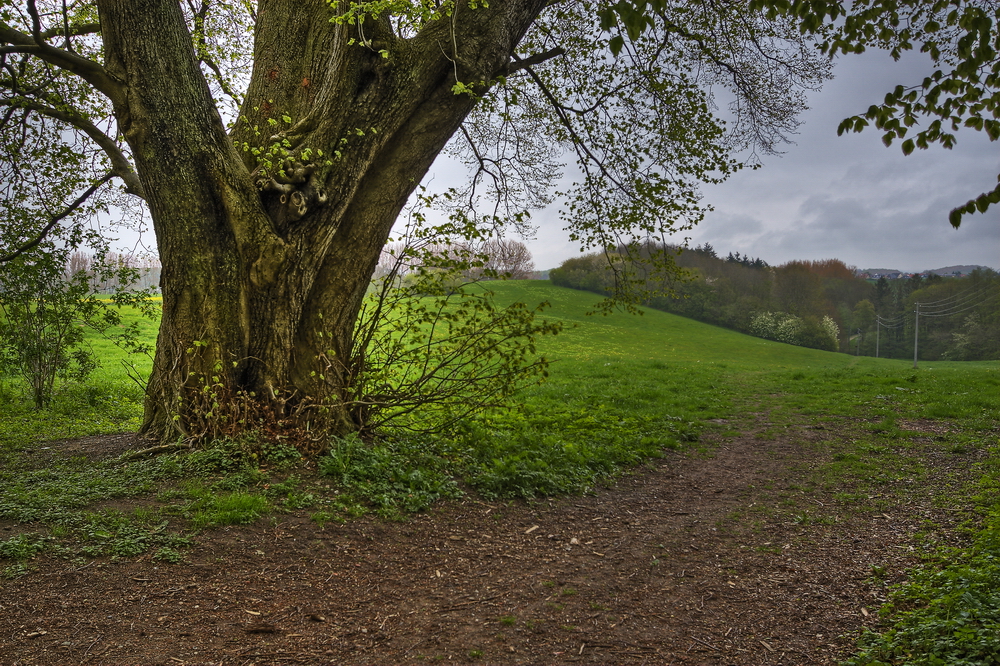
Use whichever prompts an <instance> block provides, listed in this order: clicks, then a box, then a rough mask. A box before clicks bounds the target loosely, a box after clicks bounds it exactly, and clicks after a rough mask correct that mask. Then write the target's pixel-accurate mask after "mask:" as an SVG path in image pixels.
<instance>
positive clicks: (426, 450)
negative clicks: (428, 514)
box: [319, 436, 461, 516]
mask: <svg viewBox="0 0 1000 666" xmlns="http://www.w3.org/2000/svg"><path fill="white" fill-rule="evenodd" d="M428 444H429V442H427V441H426V440H411V439H398V440H393V441H386V442H378V443H374V444H367V443H365V442H363V441H362V440H361V439H360V438H358V437H357V436H351V437H347V438H344V439H340V440H337V441H335V442H334V443H333V446H332V447H331V448H330V453H329V454H328V455H327V456H324V457H323V458H321V459H320V462H319V469H320V473H321V474H323V475H324V476H327V477H330V478H332V479H334V480H336V481H337V482H338V483H339V484H340V485H341V486H342V487H343V488H344V489H345V490H346V491H348V492H350V493H353V494H355V495H357V496H358V497H359V498H361V499H364V500H366V501H368V502H370V503H371V504H372V505H373V507H374V508H375V509H376V510H377V511H378V512H379V513H380V514H382V515H385V516H394V515H396V514H397V513H399V512H414V511H423V510H424V509H426V508H427V507H429V506H430V505H431V504H432V503H433V502H435V501H437V500H439V499H444V498H454V497H458V496H460V495H461V491H459V489H458V485H457V484H456V483H455V481H454V479H453V478H451V475H450V474H449V472H448V470H447V468H448V466H449V465H448V462H447V460H446V458H445V457H444V456H439V455H436V454H437V452H436V451H434V450H433V446H428Z"/></svg>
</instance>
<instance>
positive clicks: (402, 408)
mask: <svg viewBox="0 0 1000 666" xmlns="http://www.w3.org/2000/svg"><path fill="white" fill-rule="evenodd" d="M423 203H424V205H430V203H431V201H430V200H429V199H425V200H424V201H423ZM411 213H412V217H411V225H410V227H409V228H408V232H407V234H406V239H405V241H403V242H401V243H399V244H394V245H393V246H391V248H390V250H389V251H388V252H386V253H385V254H386V257H385V258H386V259H387V262H386V263H387V265H385V266H384V271H383V272H382V274H381V275H379V277H378V279H377V280H375V281H374V282H373V284H372V288H371V290H370V291H369V294H368V296H367V298H366V299H365V302H364V305H363V307H362V309H361V314H360V315H359V317H358V322H357V324H356V327H355V334H354V339H353V343H354V349H353V350H352V366H353V369H354V373H355V376H354V379H353V380H352V381H351V387H352V391H351V392H352V402H353V407H352V409H353V411H354V414H355V416H354V419H355V422H356V423H358V424H361V425H362V432H364V433H367V432H370V431H379V430H380V431H382V432H388V431H391V430H395V431H396V432H399V431H405V432H432V431H439V430H442V429H445V428H447V427H449V426H450V425H452V424H454V423H455V422H457V421H459V420H461V419H462V418H464V417H466V416H468V415H470V414H473V413H476V412H480V411H482V410H483V409H485V408H487V407H496V406H500V405H504V404H507V403H508V402H509V401H510V399H511V397H512V396H513V394H514V393H515V391H517V390H518V389H520V388H522V387H524V386H527V385H530V384H532V383H535V382H538V381H540V380H541V379H542V378H543V377H544V376H545V375H546V368H547V365H548V364H547V361H546V360H545V358H544V357H542V356H539V355H538V354H537V344H538V342H539V340H540V339H541V338H542V337H543V336H548V335H555V334H556V333H558V332H559V330H560V326H559V325H558V324H557V323H553V322H549V321H545V320H544V319H543V318H542V317H541V316H540V314H541V313H542V312H543V311H544V309H545V304H544V303H543V304H541V305H538V306H537V307H534V308H532V307H528V306H526V305H525V304H524V303H523V302H515V303H509V304H506V305H503V306H500V305H498V304H497V302H496V300H495V298H494V292H493V285H494V284H495V282H494V281H495V280H498V279H502V278H503V277H505V276H504V275H502V274H500V273H498V272H497V271H496V270H494V269H491V268H490V267H489V266H488V262H489V261H490V257H488V256H486V255H483V254H480V253H479V252H477V251H476V250H474V249H473V246H472V245H471V244H470V243H471V240H470V239H472V240H480V241H481V240H484V239H488V237H489V235H488V233H487V232H484V231H482V230H481V225H476V224H475V223H472V222H469V221H465V223H464V224H462V225H461V227H458V226H456V224H455V223H450V224H445V225H439V226H429V225H426V223H425V219H424V217H423V212H422V208H421V209H416V210H413V211H411ZM458 219H462V218H461V216H459V217H458ZM490 221H491V220H487V221H486V222H490ZM493 221H495V220H493ZM497 222H498V221H497ZM454 239H462V242H457V241H455V240H454ZM470 274H473V275H475V276H476V277H475V279H473V278H471V277H469V276H470Z"/></svg>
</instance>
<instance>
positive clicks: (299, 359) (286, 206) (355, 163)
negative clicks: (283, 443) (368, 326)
mask: <svg viewBox="0 0 1000 666" xmlns="http://www.w3.org/2000/svg"><path fill="white" fill-rule="evenodd" d="M623 7H624V5H622V4H620V3H619V5H617V6H616V10H615V11H617V14H609V13H608V10H609V9H610V7H609V6H608V5H602V4H600V3H596V4H595V3H591V2H585V1H577V0H569V1H566V2H557V3H551V2H547V1H545V0H504V1H502V2H494V3H489V2H485V1H479V0H471V1H469V2H465V1H464V0H462V1H460V2H455V1H453V0H444V1H438V0H434V1H431V0H420V1H411V0H377V1H373V2H325V1H322V0H307V1H300V0H259V1H258V2H232V1H216V0H185V1H184V2H181V3H177V2H172V1H171V0H139V1H130V2H126V1H125V0H94V1H93V2H77V3H72V4H71V3H69V2H67V1H66V0H2V2H0V38H2V44H3V46H0V89H2V91H3V92H2V93H0V95H2V96H0V113H2V115H0V125H2V127H3V133H2V137H3V138H2V139H0V168H2V169H3V177H2V182H3V187H4V188H5V193H4V197H3V199H2V203H0V205H2V206H3V211H2V214H3V216H4V217H3V219H4V220H5V222H4V227H3V230H4V233H3V238H2V239H0V255H2V257H0V258H2V259H5V260H8V261H11V260H16V258H17V257H19V256H21V255H22V254H23V253H25V252H29V251H31V250H32V248H33V247H35V246H36V245H37V242H36V239H38V238H41V237H43V236H44V235H45V234H51V233H56V232H60V230H62V232H68V231H69V230H71V229H73V228H74V226H73V225H82V224H85V223H86V220H87V219H88V218H87V215H88V214H92V213H94V212H96V211H99V210H108V211H111V212H113V213H115V214H118V215H121V214H122V213H123V212H124V213H126V214H128V215H130V216H131V219H133V220H139V219H141V218H142V217H144V216H148V217H149V219H151V222H152V226H153V229H154V232H155V235H156V241H157V245H158V249H159V252H160V256H161V261H162V264H163V270H162V289H163V304H164V310H163V320H162V325H161V331H160V337H159V343H158V346H157V356H156V363H155V368H154V374H153V377H152V378H151V382H150V387H149V390H148V401H147V407H146V426H145V428H146V430H147V431H149V432H152V433H155V434H157V435H159V436H161V437H171V436H176V435H178V434H179V435H189V434H190V433H189V432H188V428H187V427H186V425H185V424H186V423H188V422H194V421H198V420H200V419H201V417H202V416H203V415H199V416H198V417H197V418H194V417H192V415H191V414H190V411H191V409H193V407H192V404H194V403H195V402H196V401H193V400H192V395H197V394H198V392H199V391H202V390H203V386H204V384H205V383H206V382H208V383H211V384H212V385H217V386H220V387H223V388H222V389H220V390H222V391H223V392H225V393H226V395H230V396H231V395H236V394H241V395H244V396H252V399H253V400H255V401H258V402H266V403H267V404H268V409H269V410H271V411H273V412H275V413H279V414H285V415H288V414H291V413H294V414H296V415H299V416H301V417H302V418H304V419H307V420H308V419H312V420H313V421H315V420H317V419H323V420H326V421H329V422H332V423H334V426H333V429H334V430H345V429H347V430H350V429H356V428H357V427H358V424H356V423H351V417H350V416H349V415H348V414H347V413H346V412H343V411H340V410H338V409H337V408H336V407H335V405H337V404H343V403H347V402H350V401H351V400H355V399H357V396H356V395H355V394H353V393H352V386H353V383H354V382H355V379H356V378H357V377H358V376H359V374H360V373H362V372H363V371H364V360H363V355H362V356H359V355H358V353H357V349H356V346H355V344H354V342H355V341H354V333H353V331H354V328H353V327H354V323H355V321H356V319H357V316H358V312H359V310H360V308H361V304H362V301H363V298H364V294H365V291H366V290H367V287H368V283H369V279H370V277H371V275H372V273H373V271H374V270H375V267H376V265H377V262H378V259H379V254H380V250H381V248H382V246H383V245H384V244H385V243H386V240H387V238H388V237H389V235H390V233H391V229H392V226H393V223H394V221H395V220H396V217H397V215H398V214H399V213H400V211H401V210H402V209H403V207H404V206H405V204H406V202H407V200H408V199H409V198H410V196H411V194H412V193H413V192H414V189H415V188H416V187H417V185H418V184H419V183H420V182H421V180H422V179H423V178H424V176H425V174H426V173H427V171H428V169H429V168H430V166H431V164H432V163H433V162H434V160H435V158H436V157H437V156H438V155H439V154H440V153H441V152H443V151H445V152H448V153H450V154H451V155H453V156H454V157H456V158H457V159H459V160H460V161H462V162H463V163H465V164H466V165H467V166H468V167H469V172H470V179H469V181H468V184H467V185H466V186H464V187H460V188H457V189H456V191H455V192H453V193H451V194H450V195H449V196H448V197H446V198H444V199H442V200H443V201H447V202H448V203H447V205H446V206H445V208H446V209H447V211H448V212H449V213H450V214H451V215H452V219H453V223H452V224H450V225H448V226H447V228H446V229H445V233H446V234H451V235H453V236H454V235H459V236H461V235H468V234H483V233H485V234H502V233H503V231H504V230H505V229H510V228H513V229H520V230H525V229H528V228H530V227H528V223H527V220H528V214H529V211H530V210H532V209H533V208H537V207H538V206H541V205H545V204H547V203H549V202H550V201H552V200H553V199H554V198H555V197H559V199H560V200H561V201H562V202H564V204H563V220H564V223H565V225H566V228H567V231H568V233H569V235H570V237H571V238H572V239H573V240H575V241H577V242H579V243H580V245H581V247H582V248H584V249H588V248H590V249H593V248H596V249H603V248H610V247H621V246H624V247H629V246H630V245H635V244H637V243H639V242H640V241H643V240H645V239H647V238H649V237H655V238H661V239H662V237H664V236H665V235H667V234H670V233H673V232H676V231H683V230H684V229H687V228H690V227H691V226H692V225H694V224H696V223H697V222H698V221H700V219H701V217H702V215H703V213H704V211H705V204H704V202H702V200H701V195H700V193H699V189H698V188H699V185H700V184H701V183H705V182H718V181H720V180H723V179H725V178H726V177H728V176H729V175H730V174H731V173H733V172H734V171H735V170H737V169H739V168H742V167H744V166H757V164H756V161H757V160H756V155H757V154H758V153H760V152H763V153H769V152H775V151H778V150H779V149H780V146H781V144H782V142H783V141H785V140H786V139H787V137H788V135H789V134H790V133H792V132H794V130H795V128H796V127H797V121H796V119H795V118H796V114H797V113H798V112H799V111H800V110H801V109H803V108H804V107H805V96H804V95H805V91H806V90H808V89H813V88H816V87H818V86H819V85H820V84H821V83H822V81H823V80H824V79H825V78H827V77H828V76H829V71H830V64H829V61H828V60H827V59H826V58H824V57H823V56H822V55H821V54H820V53H819V51H818V50H817V49H816V48H815V45H814V43H813V39H812V37H811V36H808V35H806V36H803V35H802V33H801V32H800V31H799V29H798V20H797V18H795V17H793V16H791V15H785V14H783V13H781V12H776V11H773V12H770V13H766V12H760V11H749V10H748V9H747V7H746V5H745V4H743V3H740V2H728V1H726V2H718V1H709V0H706V1H703V2H694V3H691V2H676V3H667V2H657V3H654V4H653V5H650V6H649V7H648V9H647V11H645V12H644V13H643V14H642V17H643V18H642V21H643V26H642V29H641V30H637V29H636V28H635V25H633V23H634V22H633V21H631V20H630V19H629V18H628V16H627V15H625V14H624V9H623ZM615 16H625V19H624V20H623V21H620V22H619V21H618V20H617V19H615ZM747 156H749V157H747ZM567 169H568V170H569V171H568V177H566V178H563V177H562V175H563V172H564V171H565V170H567ZM566 183H570V184H568V185H567V184H566ZM136 202H139V203H138V204H137V203H136ZM655 259H656V261H655V262H654V263H655V264H656V265H657V266H660V267H661V269H662V270H665V271H666V272H667V273H669V271H670V270H671V269H672V264H671V262H670V259H669V257H668V256H662V257H657V258H655ZM627 283H628V276H623V280H622V284H627ZM303 415H304V416H303Z"/></svg>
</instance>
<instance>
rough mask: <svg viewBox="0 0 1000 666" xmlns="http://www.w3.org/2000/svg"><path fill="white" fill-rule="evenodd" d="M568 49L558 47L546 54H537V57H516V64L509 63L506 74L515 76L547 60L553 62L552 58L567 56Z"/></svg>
mask: <svg viewBox="0 0 1000 666" xmlns="http://www.w3.org/2000/svg"><path fill="white" fill-rule="evenodd" d="M565 53H566V49H564V48H563V47H561V46H557V47H555V48H553V49H549V50H548V51H545V52H544V53H536V54H535V55H532V56H528V57H527V58H517V57H516V56H515V60H514V62H510V63H507V71H506V74H513V73H514V72H519V71H521V70H522V69H524V68H525V67H532V66H533V65H539V64H541V63H543V62H545V61H546V60H551V59H552V58H557V57H559V56H561V55H565Z"/></svg>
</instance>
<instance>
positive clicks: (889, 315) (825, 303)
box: [549, 244, 1000, 361]
mask: <svg viewBox="0 0 1000 666" xmlns="http://www.w3.org/2000/svg"><path fill="white" fill-rule="evenodd" d="M656 249H657V250H667V251H669V252H671V253H672V254H674V255H675V257H674V258H675V261H676V263H677V264H678V265H679V266H680V267H682V268H684V269H685V272H686V274H687V277H688V279H687V280H686V281H676V282H675V283H674V284H673V285H672V289H673V295H662V294H661V295H654V296H649V297H647V298H646V300H645V301H644V305H645V306H647V307H651V308H654V309H658V310H664V311H666V312H672V313H674V314H678V315H681V316H684V317H690V318H691V319H697V320H698V321H703V322H706V323H709V324H716V325H718V326H724V327H726V328H731V329H735V330H737V331H741V332H743V333H747V334H750V335H755V336H757V337H762V338H767V339H771V340H778V341H780V342H788V343H791V344H798V345H802V346H806V347H814V348H817V349H826V350H829V351H841V352H846V353H851V354H861V355H865V356H875V355H878V356H880V357H883V358H913V341H914V335H913V333H914V322H915V320H916V319H917V314H916V313H917V310H918V304H919V336H918V347H919V350H918V351H919V358H920V359H921V360H927V361H937V360H954V361H972V360H990V359H1000V274H997V273H996V272H995V271H991V270H988V269H987V270H976V271H975V272H973V273H972V274H971V275H969V276H966V277H961V278H957V277H947V278H946V277H941V276H937V275H931V276H928V277H921V276H919V275H916V276H913V277H909V278H902V279H896V280H887V279H886V278H884V277H883V278H880V279H879V280H877V281H876V280H866V279H863V278H861V277H858V276H857V275H856V271H855V270H854V269H853V268H851V267H849V266H847V265H846V264H844V262H842V261H840V260H838V259H826V260H822V261H790V262H788V263H786V264H783V265H781V266H769V265H768V264H767V262H765V261H763V260H761V259H759V258H751V257H749V256H744V255H740V253H738V252H737V253H735V254H734V253H729V254H728V255H727V256H726V257H720V256H719V255H718V254H717V253H716V251H715V249H714V248H713V247H712V246H711V245H707V244H706V245H700V246H698V247H695V248H693V249H683V250H681V249H680V248H672V247H662V246H661V247H658V248H656ZM627 256H628V253H627V252H624V251H622V252H618V253H616V252H613V253H607V254H606V253H603V252H596V253H593V254H587V255H582V256H580V257H575V258H573V259H569V260H567V261H565V262H563V264H562V265H561V266H560V267H559V268H556V269H553V270H552V271H550V273H549V278H550V279H551V280H552V282H553V283H554V284H557V285H560V286H563V287H571V288H573V289H584V290H587V291H592V292H594V293H598V294H602V295H608V294H610V293H612V292H613V291H614V289H615V286H616V285H615V280H616V274H620V273H621V271H614V270H612V268H611V266H612V265H614V264H615V262H626V261H627V259H626V258H625V257H627ZM651 292H652V293H655V291H653V290H651Z"/></svg>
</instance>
